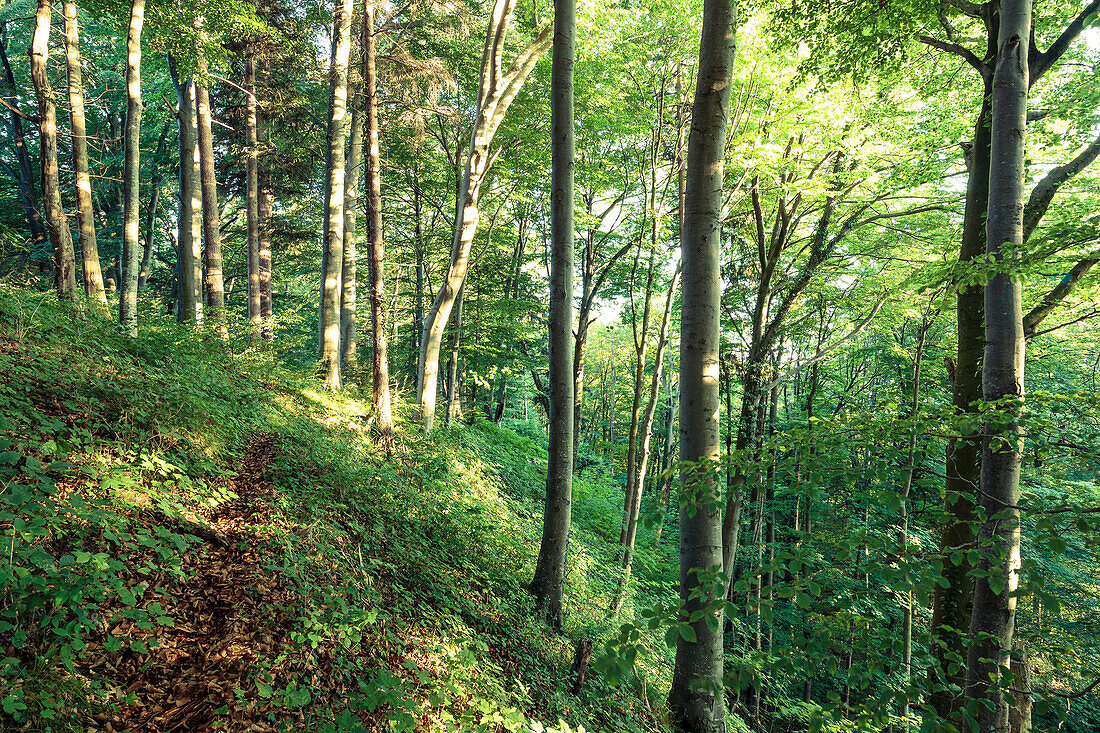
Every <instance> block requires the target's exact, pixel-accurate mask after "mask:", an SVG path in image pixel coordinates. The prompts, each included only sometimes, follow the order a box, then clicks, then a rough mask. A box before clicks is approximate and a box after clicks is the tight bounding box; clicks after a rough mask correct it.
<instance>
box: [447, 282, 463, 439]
mask: <svg viewBox="0 0 1100 733" xmlns="http://www.w3.org/2000/svg"><path fill="white" fill-rule="evenodd" d="M465 303H466V284H465V283H463V284H462V287H460V288H459V289H458V298H456V299H455V318H454V323H452V324H451V356H450V359H448V360H447V384H446V387H447V391H446V394H447V409H446V417H445V420H446V422H445V424H446V426H447V427H450V426H451V421H452V420H453V419H454V415H455V409H456V404H457V403H458V393H459V391H460V390H459V387H458V359H459V356H458V349H459V347H460V346H461V345H462V315H463V313H462V310H463V306H464V305H465Z"/></svg>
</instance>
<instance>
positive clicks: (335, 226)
mask: <svg viewBox="0 0 1100 733" xmlns="http://www.w3.org/2000/svg"><path fill="white" fill-rule="evenodd" d="M353 8H354V0H337V3H336V9H335V14H334V17H333V27H332V39H333V55H332V67H331V72H330V73H331V87H330V96H329V100H330V101H329V117H328V154H327V161H326V163H327V165H326V169H327V170H326V173H327V177H326V188H325V235H324V245H323V250H322V261H321V294H320V307H319V308H318V315H319V318H320V321H319V331H318V333H319V337H320V344H319V351H320V357H321V375H322V378H323V379H324V382H325V386H327V387H328V388H330V389H340V387H341V386H342V378H341V375H340V284H341V283H340V279H341V275H342V270H343V258H344V164H345V158H344V143H345V141H346V139H347V129H348V120H347V108H348V61H349V59H350V56H351V14H352V10H353Z"/></svg>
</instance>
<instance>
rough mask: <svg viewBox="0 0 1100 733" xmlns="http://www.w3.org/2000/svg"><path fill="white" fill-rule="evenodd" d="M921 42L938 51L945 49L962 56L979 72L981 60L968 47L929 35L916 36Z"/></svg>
mask: <svg viewBox="0 0 1100 733" xmlns="http://www.w3.org/2000/svg"><path fill="white" fill-rule="evenodd" d="M918 38H919V39H920V41H921V43H923V44H924V45H926V46H931V47H932V48H938V49H939V50H940V51H946V52H947V53H952V54H955V55H956V56H958V57H960V58H962V60H963V61H965V62H966V63H968V64H970V65H971V66H973V67H974V68H975V69H977V70H978V71H979V72H980V71H981V70H982V60H981V59H979V58H978V57H977V56H976V55H975V54H974V52H973V51H971V50H970V49H969V48H964V47H963V46H960V45H959V44H957V43H948V42H947V41H941V40H939V39H937V38H932V37H931V36H923V35H922V36H918Z"/></svg>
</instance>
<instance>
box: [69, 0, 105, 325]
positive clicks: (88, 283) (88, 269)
mask: <svg viewBox="0 0 1100 733" xmlns="http://www.w3.org/2000/svg"><path fill="white" fill-rule="evenodd" d="M63 8H64V12H65V68H66V70H67V71H68V78H69V119H70V121H71V124H72V141H73V178H74V180H75V183H76V212H77V217H78V219H79V221H80V255H81V261H82V264H83V266H84V295H85V296H87V298H88V299H89V300H91V301H92V302H94V303H96V304H97V305H99V306H100V307H101V308H103V309H104V310H106V308H107V295H106V293H105V292H104V291H103V271H102V269H101V268H100V264H99V248H98V247H97V246H96V239H95V216H94V214H93V212H92V178H91V176H90V175H89V173H88V135H87V132H86V125H85V122H84V83H83V80H82V78H81V71H82V70H81V67H80V29H79V27H78V25H77V18H76V3H74V2H71V0H66V2H65V3H64V5H63Z"/></svg>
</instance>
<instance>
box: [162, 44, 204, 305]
mask: <svg viewBox="0 0 1100 733" xmlns="http://www.w3.org/2000/svg"><path fill="white" fill-rule="evenodd" d="M168 70H169V72H170V73H171V75H172V82H173V84H174V85H175V87H176V100H177V103H178V105H179V112H178V113H177V120H178V124H179V215H178V217H177V219H176V225H177V230H178V235H177V238H176V248H177V251H178V259H179V292H178V298H179V305H178V307H177V308H176V320H177V321H179V322H180V323H191V322H193V323H201V322H202V319H203V303H202V188H201V187H200V179H201V175H202V174H201V171H200V170H199V157H198V128H197V127H196V124H195V84H194V82H193V81H192V80H191V79H186V80H181V79H180V78H179V75H178V73H177V70H176V63H175V60H174V59H172V58H171V57H169V59H168Z"/></svg>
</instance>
